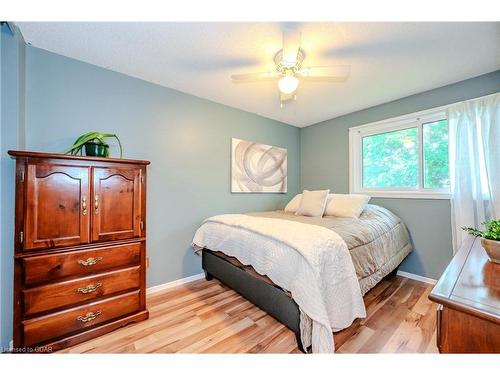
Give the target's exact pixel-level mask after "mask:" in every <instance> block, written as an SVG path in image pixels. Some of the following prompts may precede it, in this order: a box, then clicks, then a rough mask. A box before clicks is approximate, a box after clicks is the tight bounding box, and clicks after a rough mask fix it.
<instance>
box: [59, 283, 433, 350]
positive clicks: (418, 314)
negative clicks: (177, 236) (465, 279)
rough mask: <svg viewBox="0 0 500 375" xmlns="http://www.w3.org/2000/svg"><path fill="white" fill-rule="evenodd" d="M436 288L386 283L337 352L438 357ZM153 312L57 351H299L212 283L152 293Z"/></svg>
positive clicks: (280, 330)
mask: <svg viewBox="0 0 500 375" xmlns="http://www.w3.org/2000/svg"><path fill="white" fill-rule="evenodd" d="M432 287H433V285H430V284H425V283H422V282H418V281H414V280H410V279H407V278H404V277H399V276H390V277H388V278H386V279H384V280H382V281H381V282H380V283H379V284H378V285H377V286H376V287H375V288H374V289H372V290H371V291H370V292H368V293H367V294H366V296H365V297H364V300H365V305H366V308H367V317H366V319H362V320H357V321H355V322H354V324H353V325H352V326H351V327H349V328H347V329H345V330H343V331H341V332H338V333H336V334H335V345H336V348H337V353H437V348H436V332H435V315H436V313H435V311H436V305H435V304H434V303H432V302H430V301H429V300H428V298H427V295H428V294H429V293H430V291H431V289H432ZM148 308H149V312H150V319H149V320H147V321H144V322H140V323H137V324H134V325H131V326H128V327H125V328H122V329H120V330H118V331H115V332H112V333H108V334H106V335H104V336H101V337H99V338H96V339H93V340H91V341H88V342H85V343H83V344H80V345H77V346H74V347H72V348H68V349H65V350H63V351H60V352H58V353H63V352H66V353H300V352H299V351H298V350H297V346H296V342H295V336H294V334H293V333H292V331H290V330H289V329H287V328H286V327H285V326H283V325H282V324H280V323H279V322H277V321H276V320H275V319H273V318H272V317H270V316H269V315H267V314H266V313H265V312H264V311H262V310H260V309H259V308H257V307H256V306H254V305H253V304H251V303H250V302H248V301H247V300H245V299H244V298H243V297H241V296H240V295H238V294H237V293H236V292H234V291H233V290H231V289H229V288H227V287H226V286H224V285H222V284H221V283H219V282H218V281H215V280H213V281H205V280H199V281H194V282H192V283H189V284H185V285H182V286H179V287H175V288H172V289H169V290H166V291H163V292H157V293H155V294H151V295H150V296H149V297H148Z"/></svg>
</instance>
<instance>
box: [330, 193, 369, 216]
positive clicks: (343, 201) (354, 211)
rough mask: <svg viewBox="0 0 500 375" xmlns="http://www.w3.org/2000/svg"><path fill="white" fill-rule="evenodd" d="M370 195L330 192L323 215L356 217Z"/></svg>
mask: <svg viewBox="0 0 500 375" xmlns="http://www.w3.org/2000/svg"><path fill="white" fill-rule="evenodd" d="M369 200H370V197H369V196H368V195H361V194H330V196H329V197H328V203H327V205H326V210H325V215H328V216H341V217H353V218H358V217H359V215H361V213H362V212H363V210H364V209H365V207H366V205H367V204H368V202H369Z"/></svg>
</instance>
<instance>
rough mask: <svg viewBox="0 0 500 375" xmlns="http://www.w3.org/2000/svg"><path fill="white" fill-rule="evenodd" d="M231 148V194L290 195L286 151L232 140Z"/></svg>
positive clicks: (240, 140)
mask: <svg viewBox="0 0 500 375" xmlns="http://www.w3.org/2000/svg"><path fill="white" fill-rule="evenodd" d="M231 149H232V153H231V162H232V164H231V166H232V168H231V192H233V193H286V192H287V150H286V148H280V147H275V146H269V145H264V144H261V143H255V142H250V141H244V140H242V139H237V138H232V139H231Z"/></svg>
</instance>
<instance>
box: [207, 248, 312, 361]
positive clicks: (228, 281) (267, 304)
mask: <svg viewBox="0 0 500 375" xmlns="http://www.w3.org/2000/svg"><path fill="white" fill-rule="evenodd" d="M201 262H202V267H203V270H204V271H205V278H206V279H207V280H211V279H212V278H214V277H215V278H216V279H217V280H219V281H221V282H222V283H223V284H225V285H227V286H229V287H230V288H231V289H234V290H235V291H236V292H238V293H239V294H241V295H242V296H243V297H245V298H246V299H248V300H249V301H250V302H252V303H253V304H254V305H257V306H258V307H260V308H261V309H262V310H264V311H265V312H267V313H268V314H269V315H271V316H272V317H273V318H275V319H276V320H278V321H280V322H281V323H283V324H284V325H285V326H286V327H288V328H290V329H291V330H292V331H293V332H294V333H295V338H296V340H297V347H298V348H299V350H300V351H301V352H303V353H307V352H310V350H309V349H310V348H307V350H305V349H304V348H303V347H302V340H301V339H300V311H299V306H298V305H297V303H296V302H295V301H294V300H293V299H292V298H291V297H290V296H289V295H288V294H287V293H286V292H285V291H284V290H283V289H281V288H279V287H277V286H275V285H271V284H269V283H266V282H265V281H263V280H261V279H258V278H256V277H253V276H252V275H250V274H249V273H248V272H245V271H244V270H243V269H241V268H238V267H237V266H235V265H234V264H231V263H230V262H228V261H227V260H226V259H224V258H222V257H221V256H219V255H218V254H217V252H215V251H211V250H208V249H203V250H202V261H201Z"/></svg>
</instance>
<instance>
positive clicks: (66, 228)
mask: <svg viewBox="0 0 500 375" xmlns="http://www.w3.org/2000/svg"><path fill="white" fill-rule="evenodd" d="M89 201H90V194H89V168H88V167H78V166H67V165H57V164H44V163H28V165H27V174H26V202H27V204H26V217H25V220H26V221H25V239H24V241H23V242H24V250H30V249H47V248H53V247H60V246H72V245H79V244H83V243H87V242H89V239H90V238H89V237H90V229H89V223H90V219H89V218H90V202H89Z"/></svg>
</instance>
